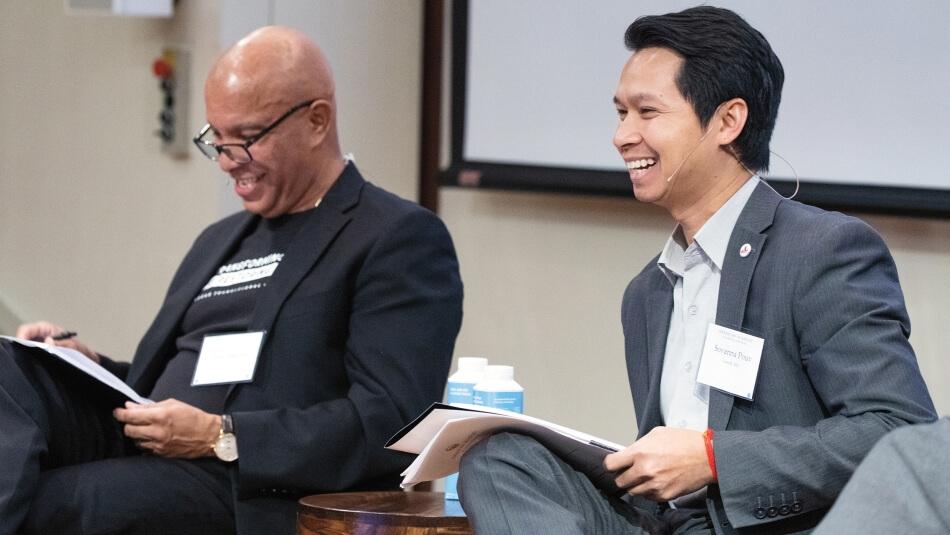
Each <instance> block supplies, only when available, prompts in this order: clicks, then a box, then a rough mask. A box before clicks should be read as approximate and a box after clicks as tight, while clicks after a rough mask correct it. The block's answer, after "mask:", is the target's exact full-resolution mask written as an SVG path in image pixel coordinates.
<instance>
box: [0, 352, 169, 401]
mask: <svg viewBox="0 0 950 535" xmlns="http://www.w3.org/2000/svg"><path fill="white" fill-rule="evenodd" d="M0 338H5V339H7V340H9V341H11V342H13V343H15V344H20V345H21V346H26V347H35V348H38V349H42V350H43V351H46V352H47V353H49V354H50V355H53V356H55V357H57V358H59V359H60V360H62V361H64V362H66V363H68V364H69V365H71V366H72V367H73V368H76V369H77V370H80V371H81V372H83V373H85V374H86V375H88V376H89V377H92V378H93V379H95V380H96V381H98V382H100V383H102V384H104V385H106V386H108V387H110V388H111V389H112V390H115V391H117V392H119V393H120V394H122V395H123V396H125V397H126V398H128V399H130V400H132V401H134V402H136V403H142V404H145V403H152V400H150V399H147V398H143V397H142V396H140V395H138V393H137V392H136V391H135V390H132V388H131V387H130V386H129V385H127V384H125V382H124V381H122V379H119V378H118V377H116V376H115V375H113V374H112V372H110V371H109V370H107V369H105V368H103V367H102V366H100V365H99V364H97V363H95V362H93V361H92V360H91V359H90V358H89V357H87V356H86V355H83V354H82V353H80V352H79V351H76V350H75V349H70V348H68V347H59V346H51V345H48V344H44V343H42V342H33V341H32V340H24V339H22V338H14V337H12V336H2V335H0Z"/></svg>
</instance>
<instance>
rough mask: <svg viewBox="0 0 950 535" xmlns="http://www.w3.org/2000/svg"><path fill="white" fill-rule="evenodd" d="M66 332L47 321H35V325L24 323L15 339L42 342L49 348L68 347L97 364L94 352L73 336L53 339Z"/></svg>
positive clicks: (97, 355)
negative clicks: (49, 346)
mask: <svg viewBox="0 0 950 535" xmlns="http://www.w3.org/2000/svg"><path fill="white" fill-rule="evenodd" d="M64 332H66V329H64V328H62V327H60V326H59V325H56V324H53V323H50V322H48V321H37V322H35V323H24V324H23V325H20V327H19V328H18V329H17V330H16V337H17V338H22V339H24V340H32V341H34V342H43V343H44V344H47V345H51V346H60V347H68V348H70V349H75V350H76V351H79V352H80V353H82V354H83V355H86V356H87V357H89V359H90V360H92V361H93V362H95V363H97V364H98V363H99V354H98V353H96V352H95V351H93V350H91V349H89V348H88V347H86V344H84V343H82V342H81V341H80V340H79V339H78V338H76V337H75V336H73V337H70V338H65V339H62V340H55V339H54V338H53V337H54V336H58V335H61V334H63V333H64Z"/></svg>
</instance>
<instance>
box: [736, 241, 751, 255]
mask: <svg viewBox="0 0 950 535" xmlns="http://www.w3.org/2000/svg"><path fill="white" fill-rule="evenodd" d="M751 252H752V246H751V245H749V244H748V243H746V244H743V245H742V247H739V256H741V257H742V258H745V257H747V256H749V253H751Z"/></svg>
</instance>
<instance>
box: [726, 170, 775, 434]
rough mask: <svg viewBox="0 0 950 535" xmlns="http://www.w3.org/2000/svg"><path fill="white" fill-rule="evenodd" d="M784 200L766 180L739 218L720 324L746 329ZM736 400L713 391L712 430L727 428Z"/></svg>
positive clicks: (728, 254) (729, 254)
mask: <svg viewBox="0 0 950 535" xmlns="http://www.w3.org/2000/svg"><path fill="white" fill-rule="evenodd" d="M781 200H782V197H780V196H779V195H778V194H777V193H775V192H774V191H772V189H771V188H770V187H769V186H768V185H767V184H766V183H765V182H764V181H763V182H762V183H760V184H759V185H758V186H756V188H755V190H754V191H753V192H752V196H751V197H749V201H748V202H747V203H746V205H745V208H743V210H742V213H741V214H740V215H739V219H738V220H737V221H736V226H735V229H734V230H733V231H732V235H731V236H730V238H729V246H728V247H727V248H726V256H725V259H724V260H723V265H722V278H721V280H720V282H719V301H718V304H717V309H716V324H718V325H721V326H723V327H728V328H730V329H735V330H741V329H742V322H743V320H744V319H745V308H746V301H747V299H748V297H749V286H750V284H751V283H752V275H753V273H754V272H755V266H756V264H757V263H758V261H759V256H760V255H761V253H762V247H763V245H764V244H765V239H766V236H767V235H766V234H765V230H766V229H767V228H768V227H769V226H770V225H771V224H772V220H773V218H774V216H775V209H776V208H777V207H778V203H779V201H781ZM746 244H748V245H750V246H751V247H752V251H751V252H750V253H749V255H748V256H745V257H743V256H741V255H740V254H739V250H740V248H742V247H743V246H744V245H746ZM734 399H735V398H734V397H733V396H732V395H730V394H726V393H724V392H720V391H719V390H716V389H710V391H709V424H708V425H709V427H710V428H711V429H714V430H722V429H726V426H727V425H728V423H729V416H730V414H731V413H732V402H733V400H734Z"/></svg>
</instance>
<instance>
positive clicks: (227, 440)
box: [214, 433, 238, 462]
mask: <svg viewBox="0 0 950 535" xmlns="http://www.w3.org/2000/svg"><path fill="white" fill-rule="evenodd" d="M214 454H215V455H217V456H218V459H221V460H222V461H225V462H231V461H233V460H235V459H237V458H238V452H237V439H236V438H234V435H232V434H230V433H227V434H224V435H221V436H220V437H218V440H217V441H216V442H215V443H214Z"/></svg>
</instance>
